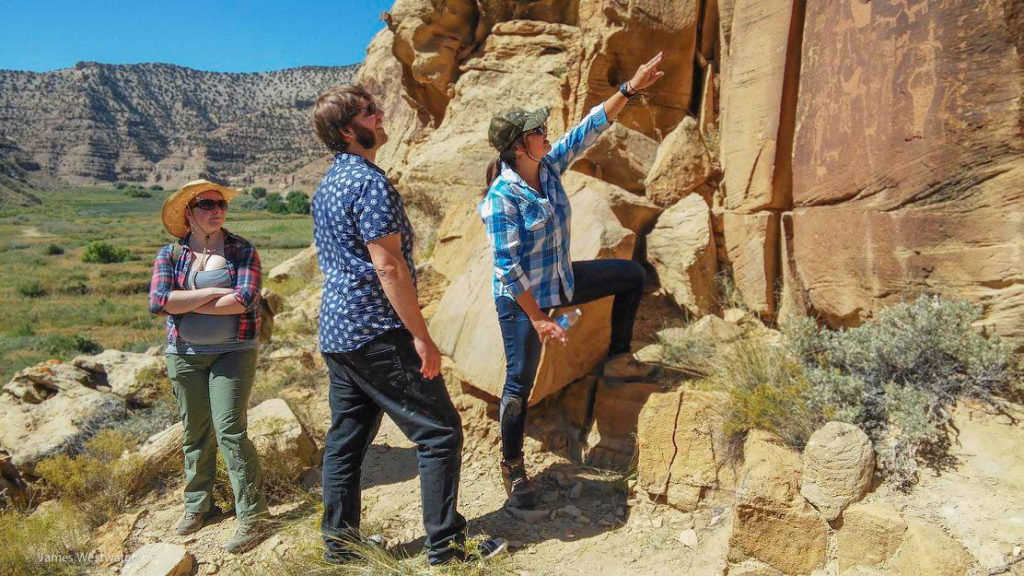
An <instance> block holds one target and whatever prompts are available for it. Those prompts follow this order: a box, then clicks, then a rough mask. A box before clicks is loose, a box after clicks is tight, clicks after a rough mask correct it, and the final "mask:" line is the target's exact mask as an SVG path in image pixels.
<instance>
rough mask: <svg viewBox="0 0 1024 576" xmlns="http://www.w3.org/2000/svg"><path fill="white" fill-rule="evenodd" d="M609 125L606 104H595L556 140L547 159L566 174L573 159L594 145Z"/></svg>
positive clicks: (561, 172) (560, 171)
mask: <svg viewBox="0 0 1024 576" xmlns="http://www.w3.org/2000/svg"><path fill="white" fill-rule="evenodd" d="M609 126H611V123H609V122H608V115H607V114H606V113H605V111H604V104H603V103H602V104H598V105H597V106H594V107H593V108H591V109H590V112H589V113H588V114H587V116H586V117H585V118H583V120H581V121H580V123H579V124H577V125H576V126H574V127H572V128H571V129H569V131H568V132H566V133H565V135H564V136H562V137H561V138H559V140H558V142H555V145H554V146H552V147H551V151H550V152H548V153H547V156H546V157H547V159H548V160H550V161H551V163H552V164H554V165H555V167H557V168H558V173H559V174H564V173H565V171H566V170H568V169H569V166H570V165H571V164H572V163H573V160H575V159H576V158H577V157H578V156H579V155H580V154H582V153H583V151H584V150H586V149H587V148H589V147H590V146H592V145H593V144H594V142H596V141H597V138H598V136H600V135H601V133H602V132H604V131H605V130H607V129H608V127H609Z"/></svg>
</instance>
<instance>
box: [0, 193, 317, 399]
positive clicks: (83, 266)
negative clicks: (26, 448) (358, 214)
mask: <svg viewBox="0 0 1024 576" xmlns="http://www.w3.org/2000/svg"><path fill="white" fill-rule="evenodd" d="M150 193H151V194H152V197H151V198H130V197H128V196H127V195H126V194H125V192H124V191H123V190H117V189H114V188H113V187H88V188H63V189H55V190H50V191H41V192H38V193H36V195H37V196H38V197H39V199H40V200H41V201H42V202H41V204H39V205H36V206H30V207H0V383H3V382H7V380H9V379H10V378H11V376H12V375H13V374H14V373H15V372H16V371H18V370H20V369H21V368H24V367H26V366H29V365H32V364H35V363H36V362H40V361H42V360H46V359H49V358H59V359H68V358H71V357H73V356H75V355H76V354H79V353H80V352H82V351H88V350H89V349H90V348H92V349H95V347H96V346H97V345H98V346H99V347H102V348H116V349H119V350H130V351H142V350H145V349H146V348H148V347H149V346H152V345H154V344H159V343H160V342H162V341H163V330H164V328H163V326H164V319H163V318H162V317H154V316H151V315H150V313H149V309H148V290H149V279H150V275H151V271H152V265H153V257H154V255H155V254H156V252H157V250H159V249H160V247H161V246H164V245H166V244H167V243H169V242H171V240H172V239H173V238H172V237H171V236H170V235H169V234H168V233H167V232H166V231H165V230H164V229H163V225H162V224H161V223H160V207H161V205H162V204H163V201H164V199H165V198H166V197H167V196H168V195H169V194H170V192H169V191H150ZM241 198H244V197H243V196H240V197H239V199H241ZM227 228H228V229H229V230H231V231H232V232H234V233H236V234H239V235H241V236H244V237H245V238H247V239H249V240H250V241H251V242H253V243H254V244H255V245H256V248H257V250H258V251H259V253H260V257H261V259H262V262H263V270H264V273H266V272H267V271H268V270H269V269H270V268H271V267H273V266H274V265H276V264H278V263H280V262H282V261H283V260H285V259H287V258H288V257H289V256H291V255H293V254H294V253H296V252H297V251H298V250H300V249H302V248H305V247H306V246H308V245H309V244H310V242H311V241H312V229H313V223H312V219H311V218H310V217H309V216H302V215H294V214H288V215H282V214H271V213H269V212H265V211H255V210H246V209H244V208H242V207H241V206H240V203H239V202H237V200H236V202H234V203H233V205H232V208H231V212H230V213H229V215H228V223H227ZM94 241H104V242H107V243H109V244H111V245H113V246H115V247H117V248H126V249H128V250H129V251H130V253H131V255H130V257H129V258H128V259H127V260H125V261H123V262H116V263H109V264H88V263H85V262H82V253H83V251H84V250H85V247H86V246H87V245H88V244H89V243H90V242H94Z"/></svg>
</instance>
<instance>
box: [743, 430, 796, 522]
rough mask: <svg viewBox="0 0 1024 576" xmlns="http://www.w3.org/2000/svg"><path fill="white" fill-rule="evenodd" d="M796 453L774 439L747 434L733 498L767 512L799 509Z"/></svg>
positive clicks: (753, 432)
mask: <svg viewBox="0 0 1024 576" xmlns="http://www.w3.org/2000/svg"><path fill="white" fill-rule="evenodd" d="M802 469H803V463H802V462H801V460H800V453H799V452H797V451H796V450H794V449H793V448H791V447H789V446H788V445H786V443H785V442H784V441H783V440H782V439H781V438H779V437H778V436H776V435H774V434H772V433H770V432H765V431H763V430H751V431H750V432H749V433H747V438H746V440H744V442H743V467H742V469H741V472H740V481H739V486H738V491H737V495H738V496H739V498H740V501H741V502H743V503H744V504H746V505H749V506H757V507H760V508H765V509H768V510H781V509H785V508H794V507H795V508H802V507H803V505H804V502H803V498H801V497H800V479H801V475H802Z"/></svg>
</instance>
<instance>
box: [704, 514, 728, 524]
mask: <svg viewBox="0 0 1024 576" xmlns="http://www.w3.org/2000/svg"><path fill="white" fill-rule="evenodd" d="M722 516H725V514H717V515H715V516H712V517H711V522H709V523H708V526H714V525H715V524H718V521H719V520H721V519H722Z"/></svg>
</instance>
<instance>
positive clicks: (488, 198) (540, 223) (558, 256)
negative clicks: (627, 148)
mask: <svg viewBox="0 0 1024 576" xmlns="http://www.w3.org/2000/svg"><path fill="white" fill-rule="evenodd" d="M608 126H610V124H609V123H608V117H607V116H606V115H605V112H604V105H603V104H599V105H597V106H595V107H594V108H593V109H591V111H590V113H589V114H587V117H586V118H584V119H583V121H582V122H580V123H579V124H578V125H577V126H575V127H574V128H572V129H570V130H569V131H568V132H567V133H566V134H565V136H562V138H561V139H560V140H559V141H558V142H556V143H555V145H554V146H553V147H552V148H551V151H550V152H548V153H547V155H546V156H544V158H541V163H540V185H541V189H542V192H543V194H541V193H539V192H538V191H536V190H534V189H533V188H531V187H530V186H529V185H528V184H527V183H526V181H524V180H523V179H522V178H521V177H520V176H519V174H517V173H516V172H515V170H513V169H512V167H510V166H508V165H507V164H504V163H502V166H501V173H500V174H499V175H498V177H497V178H495V179H494V182H493V183H492V184H491V186H490V188H489V189H488V190H487V194H486V195H485V196H484V199H483V200H482V201H481V202H480V207H479V209H480V217H481V218H483V221H484V225H485V226H486V227H487V237H488V239H489V241H490V243H491V250H492V252H493V255H494V280H493V293H494V298H495V299H497V298H498V297H500V296H508V297H510V298H512V299H515V297H516V296H518V295H519V294H522V293H523V292H526V290H527V289H532V292H533V297H534V299H536V300H537V305H538V306H540V307H541V308H551V307H554V306H558V305H560V304H561V302H560V297H559V289H561V291H562V292H564V293H565V297H566V298H568V299H572V295H573V288H574V285H573V277H572V260H571V258H570V256H569V225H570V224H571V222H572V208H571V207H570V206H569V197H568V196H567V195H566V193H565V189H564V188H563V187H562V173H563V172H565V171H566V169H568V168H569V165H570V164H572V162H573V160H575V159H576V158H577V157H578V156H579V155H580V153H582V152H583V151H584V150H586V149H587V147H589V146H590V145H591V144H593V143H594V141H595V140H597V137H598V136H599V135H600V134H601V132H603V131H605V130H606V129H607V128H608Z"/></svg>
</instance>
